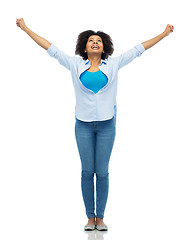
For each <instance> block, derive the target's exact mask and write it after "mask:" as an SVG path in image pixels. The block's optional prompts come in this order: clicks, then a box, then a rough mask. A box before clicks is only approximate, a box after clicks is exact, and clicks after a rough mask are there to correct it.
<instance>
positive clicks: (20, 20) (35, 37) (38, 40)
mask: <svg viewBox="0 0 189 240" xmlns="http://www.w3.org/2000/svg"><path fill="white" fill-rule="evenodd" d="M16 24H17V27H20V28H21V29H22V30H23V31H24V32H26V33H27V34H28V35H29V36H30V37H31V38H32V39H33V40H34V41H35V42H36V43H37V44H38V45H39V46H41V47H42V48H44V49H45V50H47V49H48V48H49V47H50V46H51V43H50V42H48V41H47V40H46V39H44V38H42V37H40V36H38V35H37V34H35V33H34V32H32V31H31V30H30V29H29V28H28V27H27V26H26V24H25V22H24V19H23V18H18V19H16Z"/></svg>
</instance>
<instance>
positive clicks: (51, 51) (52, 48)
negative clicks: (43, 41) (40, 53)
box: [47, 43, 57, 57]
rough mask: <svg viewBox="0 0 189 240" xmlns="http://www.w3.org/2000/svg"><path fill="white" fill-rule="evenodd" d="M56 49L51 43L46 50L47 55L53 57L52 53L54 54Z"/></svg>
mask: <svg viewBox="0 0 189 240" xmlns="http://www.w3.org/2000/svg"><path fill="white" fill-rule="evenodd" d="M56 49H57V48H56V46H55V45H54V44H53V43H51V46H50V47H49V48H48V49H47V53H48V54H49V55H50V56H51V57H53V55H54V53H55V52H56Z"/></svg>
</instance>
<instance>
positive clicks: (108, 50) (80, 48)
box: [75, 30, 114, 60]
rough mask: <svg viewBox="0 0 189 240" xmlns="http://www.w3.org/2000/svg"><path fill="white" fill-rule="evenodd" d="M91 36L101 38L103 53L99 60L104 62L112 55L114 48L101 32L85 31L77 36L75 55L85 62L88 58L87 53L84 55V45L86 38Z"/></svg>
mask: <svg viewBox="0 0 189 240" xmlns="http://www.w3.org/2000/svg"><path fill="white" fill-rule="evenodd" d="M92 35H98V36H99V37H101V39H102V42H103V46H104V53H102V55H101V58H102V59H103V60H104V59H106V58H108V57H109V56H110V55H112V53H113V51H114V46H113V42H112V39H111V37H110V36H109V35H108V34H106V33H104V32H102V31H97V32H95V31H93V30H87V31H84V32H81V33H80V34H79V35H78V39H77V43H76V48H75V54H78V55H80V56H81V57H82V58H83V59H84V60H87V58H88V56H87V53H85V52H84V51H85V48H86V44H87V41H88V38H89V37H90V36H92Z"/></svg>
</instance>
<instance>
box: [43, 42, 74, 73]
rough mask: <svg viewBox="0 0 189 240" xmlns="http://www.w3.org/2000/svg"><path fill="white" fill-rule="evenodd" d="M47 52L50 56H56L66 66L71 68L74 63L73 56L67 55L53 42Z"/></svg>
mask: <svg viewBox="0 0 189 240" xmlns="http://www.w3.org/2000/svg"><path fill="white" fill-rule="evenodd" d="M47 53H48V54H49V56H50V57H54V58H55V59H57V60H58V62H59V63H60V64H61V65H63V66H64V67H65V68H67V69H68V70H70V67H71V63H72V57H71V56H69V55H67V54H66V53H65V52H63V51H62V50H60V49H59V48H57V47H56V46H55V45H54V44H53V43H52V44H51V46H50V47H49V48H48V49H47Z"/></svg>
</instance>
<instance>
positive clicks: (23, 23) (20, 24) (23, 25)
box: [16, 18, 26, 30]
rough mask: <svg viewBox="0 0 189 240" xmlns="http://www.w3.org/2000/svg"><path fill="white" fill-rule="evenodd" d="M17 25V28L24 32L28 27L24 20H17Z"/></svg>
mask: <svg viewBox="0 0 189 240" xmlns="http://www.w3.org/2000/svg"><path fill="white" fill-rule="evenodd" d="M16 25H17V27H20V28H21V29H22V30H24V29H25V27H26V24H25V22H24V19H23V18H18V19H16Z"/></svg>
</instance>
